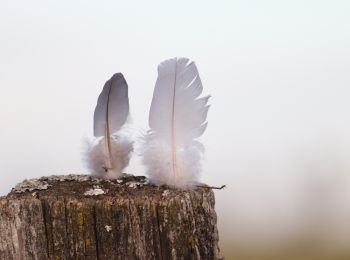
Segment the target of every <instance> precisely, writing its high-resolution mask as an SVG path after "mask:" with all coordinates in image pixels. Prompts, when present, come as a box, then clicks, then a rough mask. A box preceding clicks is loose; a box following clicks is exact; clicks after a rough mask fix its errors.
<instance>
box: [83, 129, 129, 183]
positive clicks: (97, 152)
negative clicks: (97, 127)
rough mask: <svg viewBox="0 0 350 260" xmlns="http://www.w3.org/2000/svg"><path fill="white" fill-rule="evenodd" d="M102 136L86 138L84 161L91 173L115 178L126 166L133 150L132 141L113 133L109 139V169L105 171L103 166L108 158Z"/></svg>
mask: <svg viewBox="0 0 350 260" xmlns="http://www.w3.org/2000/svg"><path fill="white" fill-rule="evenodd" d="M103 139H104V137H102V138H94V139H93V140H86V148H85V151H86V152H85V156H84V157H85V158H84V159H85V162H86V165H87V167H88V168H89V169H90V172H91V173H92V175H95V176H98V177H101V178H106V179H116V178H118V177H120V176H121V175H122V170H123V169H124V168H125V167H126V166H128V164H129V161H130V156H131V153H132V151H133V142H131V141H130V139H129V137H127V136H126V135H122V134H118V135H113V136H112V137H111V138H110V140H111V148H112V149H111V150H112V154H111V158H112V160H111V169H109V170H108V171H107V172H106V171H105V169H104V168H103V166H104V165H105V162H106V161H107V160H108V156H109V155H108V154H107V153H106V149H105V142H104V140H103Z"/></svg>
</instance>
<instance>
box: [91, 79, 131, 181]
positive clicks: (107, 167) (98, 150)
mask: <svg viewBox="0 0 350 260" xmlns="http://www.w3.org/2000/svg"><path fill="white" fill-rule="evenodd" d="M128 115H129V98H128V85H127V83H126V81H125V79H124V76H123V75H122V74H121V73H116V74H114V75H113V76H112V78H111V79H109V80H108V81H107V82H106V84H105V85H104V87H103V90H102V92H101V94H100V96H99V98H98V101H97V105H96V108H95V113H94V136H95V138H94V139H93V140H92V141H87V147H86V154H85V161H86V164H87V167H88V168H89V169H90V172H91V174H92V175H97V176H99V177H103V178H107V179H113V178H118V177H119V176H121V175H122V170H123V169H124V168H125V167H126V166H127V165H128V164H129V160H130V155H131V152H132V151H133V143H132V142H131V141H130V139H129V138H128V136H127V135H126V133H125V131H122V129H123V128H124V126H125V123H126V121H127V118H128Z"/></svg>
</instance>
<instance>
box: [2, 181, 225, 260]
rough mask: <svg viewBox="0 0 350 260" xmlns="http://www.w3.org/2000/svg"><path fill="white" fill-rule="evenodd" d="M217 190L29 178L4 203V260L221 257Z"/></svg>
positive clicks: (129, 182)
mask: <svg viewBox="0 0 350 260" xmlns="http://www.w3.org/2000/svg"><path fill="white" fill-rule="evenodd" d="M218 258H219V247H218V231H217V227H216V213H215V210H214V193H213V191H212V190H211V189H207V188H205V187H198V188H196V189H193V190H178V189H173V188H170V187H168V186H155V185H152V184H148V183H147V179H146V178H145V177H143V176H133V175H125V176H123V177H122V178H120V179H116V180H104V179H98V178H95V177H91V176H87V175H65V176H64V175H62V176H55V175H53V176H49V177H42V178H40V179H34V180H25V181H23V182H22V183H20V184H18V185H17V186H16V187H15V188H13V189H12V191H11V192H10V193H9V194H8V195H7V196H6V197H1V198H0V259H6V260H10V259H16V260H17V259H55V260H58V259H60V260H61V259H218Z"/></svg>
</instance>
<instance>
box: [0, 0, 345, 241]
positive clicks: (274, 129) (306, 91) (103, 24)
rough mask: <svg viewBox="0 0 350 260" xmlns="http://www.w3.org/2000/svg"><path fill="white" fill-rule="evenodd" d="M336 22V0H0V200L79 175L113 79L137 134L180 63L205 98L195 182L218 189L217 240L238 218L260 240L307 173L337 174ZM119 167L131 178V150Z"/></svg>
mask: <svg viewBox="0 0 350 260" xmlns="http://www.w3.org/2000/svg"><path fill="white" fill-rule="evenodd" d="M349 13H350V2H349V1H337V0H335V1H313V0H309V1H305V0H304V1H271V0H268V1H183V0H180V1H172V2H170V1H99V2H96V1H67V0H62V1H43V0H42V1H39V0H36V1H16V0H14V1H4V0H1V1H0V37H1V41H0V57H1V58H0V71H1V76H0V88H1V95H0V118H1V127H0V131H1V135H0V144H1V145H0V158H1V159H0V168H1V172H2V173H1V175H0V194H3V195H4V194H6V193H7V192H8V191H9V190H10V188H11V187H12V186H13V185H14V184H15V183H17V182H19V181H20V180H22V179H24V178H32V177H38V176H42V175H48V174H58V173H63V174H68V173H86V172H87V171H86V169H85V168H84V166H83V163H82V160H81V151H82V146H83V145H82V143H83V137H84V136H90V135H92V119H93V110H94V108H95V104H96V100H97V97H98V94H99V93H100V91H101V89H102V87H103V84H104V82H105V81H106V80H107V79H109V78H110V76H111V75H112V74H113V73H115V72H118V71H120V72H122V73H123V74H124V76H125V78H126V80H127V82H128V84H129V98H130V108H131V116H132V119H131V122H132V130H133V131H134V132H135V137H136V138H137V136H139V134H140V133H142V131H145V130H146V129H147V127H148V126H147V119H148V111H149V107H150V103H151V99H152V93H153V87H154V84H155V80H156V77H157V70H156V69H157V65H158V63H160V62H161V61H163V60H164V59H167V58H171V57H174V56H185V57H188V58H190V59H193V60H195V62H196V64H197V66H198V69H199V73H200V76H201V79H202V82H203V85H204V94H211V95H212V98H211V100H210V102H211V105H212V106H211V108H210V111H209V115H208V121H209V126H208V129H207V131H206V133H205V134H204V135H203V137H202V138H201V140H202V141H203V143H204V144H205V146H206V151H207V152H206V160H205V162H204V168H203V177H202V180H203V181H204V182H207V183H209V184H212V185H221V184H227V185H228V187H229V188H228V189H227V190H225V191H221V192H218V193H217V209H218V213H219V225H220V227H224V226H225V228H222V234H223V235H227V236H230V234H231V233H230V232H231V231H232V230H233V229H234V228H235V229H236V230H239V223H240V220H242V219H244V220H245V223H246V224H247V225H246V226H248V225H250V224H252V223H253V224H254V227H255V228H256V227H260V228H261V229H255V230H261V232H262V233H263V231H264V228H265V226H266V225H267V224H266V223H267V222H268V220H269V221H271V217H272V215H273V217H274V218H275V219H276V220H284V219H291V218H292V216H293V214H294V213H291V212H292V211H293V210H294V211H293V212H296V211H295V208H298V205H299V202H298V201H297V198H298V196H295V195H296V194H297V191H299V190H298V189H299V188H298V187H299V186H302V183H303V181H302V177H300V176H303V173H304V172H305V171H306V172H307V171H308V170H306V168H307V167H311V168H312V169H316V168H317V167H316V166H315V165H319V164H317V163H316V162H321V163H322V162H324V160H323V159H320V158H329V157H330V156H331V157H332V156H333V157H334V160H333V161H337V162H338V161H340V163H335V164H336V165H335V166H334V167H338V166H339V165H340V166H339V167H340V168H341V169H346V170H344V171H345V172H347V169H348V168H350V167H349V165H348V163H346V162H345V161H346V160H348V159H349V154H350V153H349V150H350V138H349V132H350V131H349V130H350V119H349V111H350V110H349V109H350V103H349V98H350V89H349V86H350V73H349V69H350V48H349V46H350V16H349ZM331 151H335V152H331ZM333 157H332V158H333ZM348 161H349V160H348ZM343 162H345V163H343ZM305 165H311V166H307V167H306V166H305ZM323 168H324V167H323ZM127 171H128V172H132V173H135V174H143V173H144V171H143V168H142V166H141V165H140V163H139V157H138V156H137V154H135V155H134V158H133V159H132V161H131V163H130V166H129V167H128V169H127ZM315 171H316V172H317V174H321V173H320V171H318V170H317V169H316V170H315ZM331 171H332V170H330V172H331ZM327 174H328V172H327V173H325V174H324V175H327ZM296 176H298V177H296ZM348 179H349V178H345V180H346V181H344V180H343V179H342V180H343V181H342V182H343V183H347V184H349V182H347V181H348ZM266 191H268V192H266ZM348 195H349V194H347V193H346V195H344V196H345V197H346V196H348ZM345 197H344V198H345ZM286 201H288V202H289V205H292V206H290V207H291V209H289V208H288V209H287V208H283V206H281V205H284V204H285V202H286ZM258 205H260V206H258ZM261 205H264V206H261ZM284 209H285V210H286V213H283V214H284V215H283V214H282V215H279V213H281V212H282V211H283V210H284ZM233 212H235V215H234V214H233ZM237 212H239V214H237ZM289 213H290V214H289ZM275 223H276V221H275ZM265 224H266V225H265ZM243 226H244V225H243Z"/></svg>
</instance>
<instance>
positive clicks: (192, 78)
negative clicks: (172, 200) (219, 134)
mask: <svg viewBox="0 0 350 260" xmlns="http://www.w3.org/2000/svg"><path fill="white" fill-rule="evenodd" d="M202 90H203V87H202V83H201V80H200V77H199V74H198V70H197V67H196V65H195V63H194V62H192V61H190V60H189V59H187V58H174V59H169V60H166V61H164V62H162V63H161V64H160V65H159V66H158V78H157V82H156V85H155V89H154V92H153V99H152V104H151V109H150V114H149V126H150V130H149V131H148V133H147V134H146V136H145V144H144V150H143V163H144V165H145V167H146V170H147V174H148V175H149V177H150V179H151V181H152V182H155V183H158V184H168V185H171V186H175V187H179V188H185V187H188V186H191V185H192V184H193V183H195V182H196V181H198V177H199V176H198V175H199V173H200V170H201V158H202V155H203V151H204V148H203V145H202V144H201V143H200V142H199V141H197V138H198V137H200V136H201V135H202V134H203V133H204V131H205V129H206V127H207V122H206V117H207V113H208V109H209V105H208V104H207V103H208V99H209V97H210V96H205V97H199V96H200V95H201V93H202Z"/></svg>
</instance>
